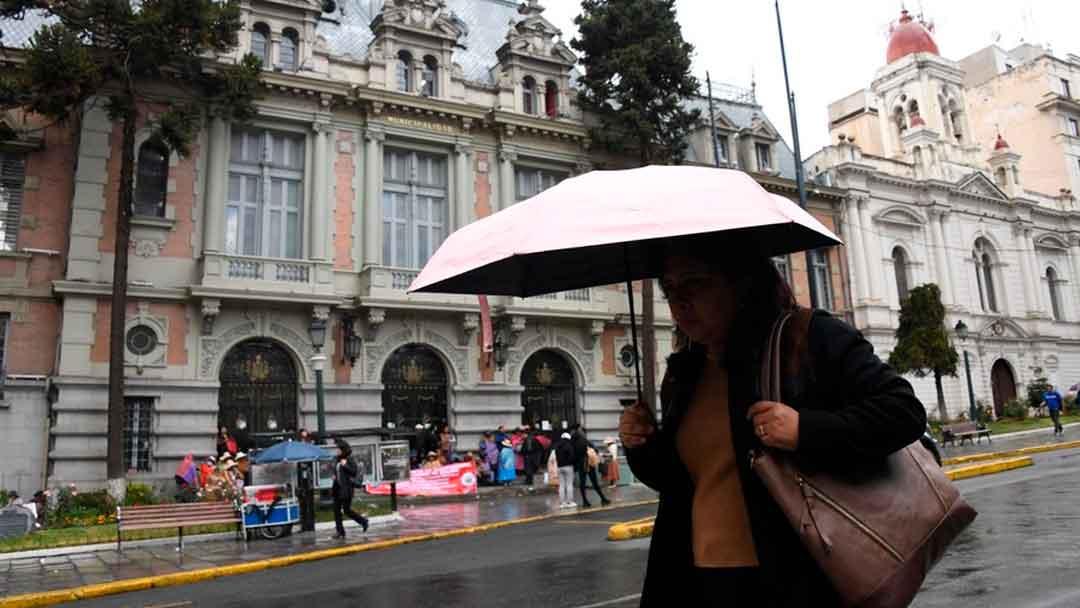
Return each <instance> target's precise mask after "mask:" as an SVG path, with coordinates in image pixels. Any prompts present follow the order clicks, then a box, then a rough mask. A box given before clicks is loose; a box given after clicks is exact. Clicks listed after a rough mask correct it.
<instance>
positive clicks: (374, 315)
mask: <svg viewBox="0 0 1080 608" xmlns="http://www.w3.org/2000/svg"><path fill="white" fill-rule="evenodd" d="M385 321H386V309H385V308H369V309H368V315H367V339H368V340H369V341H375V340H378V339H379V327H380V326H381V325H382V324H383V323H384V322H385Z"/></svg>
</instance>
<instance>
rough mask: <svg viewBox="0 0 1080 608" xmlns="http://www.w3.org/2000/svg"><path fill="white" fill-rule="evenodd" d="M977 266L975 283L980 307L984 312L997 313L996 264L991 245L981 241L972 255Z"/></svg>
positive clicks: (977, 243) (976, 244)
mask: <svg viewBox="0 0 1080 608" xmlns="http://www.w3.org/2000/svg"><path fill="white" fill-rule="evenodd" d="M972 257H973V262H974V264H975V282H976V284H977V285H978V288H979V305H980V306H982V309H983V311H986V312H997V311H998V307H997V293H996V289H995V286H994V262H993V258H992V257H991V249H990V244H989V243H987V242H986V241H985V240H983V239H980V240H979V241H977V242H976V243H975V251H974V252H973V254H972Z"/></svg>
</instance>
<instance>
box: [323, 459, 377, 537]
mask: <svg viewBox="0 0 1080 608" xmlns="http://www.w3.org/2000/svg"><path fill="white" fill-rule="evenodd" d="M337 447H338V456H337V463H336V464H335V465H334V487H333V488H332V490H331V491H332V492H333V495H334V525H335V526H336V527H337V536H335V537H334V538H345V526H344V525H343V524H342V523H341V518H342V514H345V515H348V516H349V517H351V518H352V519H353V521H355V522H356V523H358V524H360V528H362V529H363V530H364V532H367V530H368V520H367V518H366V517H364V516H362V515H359V514H357V513H356V511H353V508H352V501H353V487H354V486H355V485H356V473H357V471H356V461H355V460H353V457H352V448H351V447H349V444H347V443H345V442H344V441H342V440H340V439H338V440H337Z"/></svg>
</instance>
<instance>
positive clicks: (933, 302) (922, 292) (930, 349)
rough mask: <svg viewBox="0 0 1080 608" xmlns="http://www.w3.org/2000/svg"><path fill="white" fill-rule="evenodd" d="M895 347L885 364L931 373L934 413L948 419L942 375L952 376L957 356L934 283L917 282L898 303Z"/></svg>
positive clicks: (902, 370) (920, 373)
mask: <svg viewBox="0 0 1080 608" xmlns="http://www.w3.org/2000/svg"><path fill="white" fill-rule="evenodd" d="M896 340H897V343H896V348H894V349H893V351H892V354H891V355H889V365H891V366H893V367H894V368H895V369H896V371H898V372H900V373H902V374H907V373H911V374H914V375H915V376H916V377H919V378H923V377H926V376H928V375H930V374H933V375H934V385H935V386H936V387H937V400H938V416H939V417H940V418H941V420H942V421H945V420H948V417H949V414H948V410H947V409H946V408H945V391H944V390H943V389H942V387H941V378H942V376H955V375H956V367H957V362H958V361H959V360H960V355H958V354H957V353H956V350H955V349H954V348H953V347H952V344H950V343H949V331H948V329H946V327H945V306H944V305H943V304H942V303H941V289H939V288H938V286H937V285H934V284H932V283H931V284H928V285H920V286H919V287H916V288H915V289H912V290H911V291H910V292H908V297H907V299H905V300H904V301H903V302H901V304H900V327H899V328H898V329H897V330H896Z"/></svg>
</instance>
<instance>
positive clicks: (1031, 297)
mask: <svg viewBox="0 0 1080 608" xmlns="http://www.w3.org/2000/svg"><path fill="white" fill-rule="evenodd" d="M1025 232H1026V231H1025V230H1024V229H1023V228H1019V227H1018V228H1016V229H1015V230H1014V231H1013V240H1014V241H1015V243H1016V256H1017V262H1018V264H1017V271H1018V272H1019V273H1020V275H1021V276H1020V278H1021V279H1022V285H1023V288H1024V313H1025V314H1028V313H1030V312H1032V311H1034V310H1035V309H1036V303H1035V296H1036V293H1035V288H1034V287H1033V286H1032V283H1031V268H1030V265H1029V260H1028V256H1027V247H1026V246H1025V245H1024V241H1025V236H1024V235H1025ZM1001 287H1004V286H1001ZM999 291H1001V290H1000V289H999ZM1001 296H1002V297H1007V295H1006V294H1005V293H1002V294H1001Z"/></svg>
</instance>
